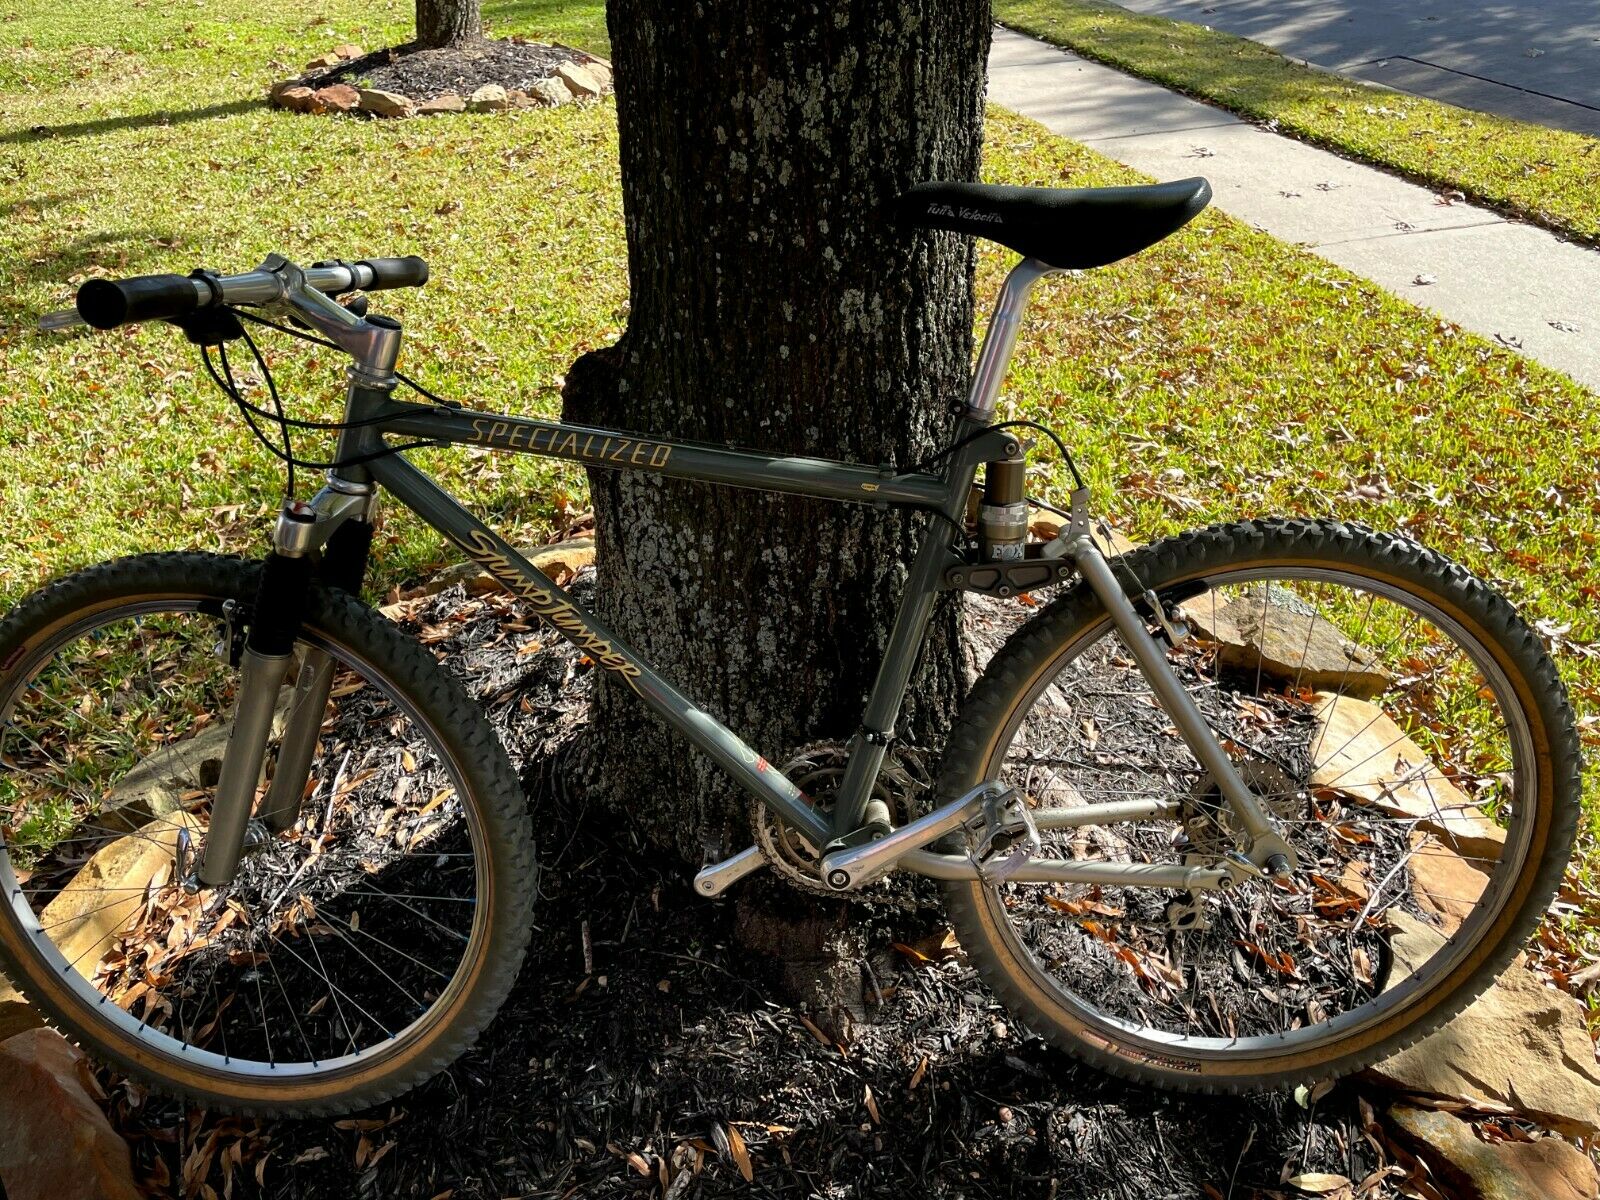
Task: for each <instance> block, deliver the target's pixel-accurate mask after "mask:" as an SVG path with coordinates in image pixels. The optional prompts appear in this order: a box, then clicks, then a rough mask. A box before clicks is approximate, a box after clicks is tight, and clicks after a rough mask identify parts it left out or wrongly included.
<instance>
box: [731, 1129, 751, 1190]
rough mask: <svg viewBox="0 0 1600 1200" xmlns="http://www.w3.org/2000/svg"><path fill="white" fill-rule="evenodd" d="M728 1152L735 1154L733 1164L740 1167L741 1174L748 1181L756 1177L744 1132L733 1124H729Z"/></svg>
mask: <svg viewBox="0 0 1600 1200" xmlns="http://www.w3.org/2000/svg"><path fill="white" fill-rule="evenodd" d="M728 1153H729V1154H731V1155H732V1156H733V1165H734V1166H736V1167H738V1168H739V1174H740V1175H742V1176H743V1177H744V1181H745V1182H746V1183H750V1182H751V1181H752V1180H754V1179H755V1177H756V1173H755V1168H754V1167H752V1166H751V1165H750V1151H749V1150H747V1149H745V1144H744V1134H742V1133H740V1132H739V1131H738V1129H737V1128H735V1127H734V1126H732V1125H729V1126H728Z"/></svg>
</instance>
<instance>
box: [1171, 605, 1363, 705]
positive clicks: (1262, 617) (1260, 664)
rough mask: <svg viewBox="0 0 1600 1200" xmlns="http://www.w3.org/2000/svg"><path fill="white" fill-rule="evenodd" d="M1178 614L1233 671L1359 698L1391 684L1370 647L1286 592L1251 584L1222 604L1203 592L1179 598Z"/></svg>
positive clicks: (1219, 659)
mask: <svg viewBox="0 0 1600 1200" xmlns="http://www.w3.org/2000/svg"><path fill="white" fill-rule="evenodd" d="M1302 609H1304V611H1302ZM1183 614H1184V619H1185V621H1186V622H1187V623H1188V625H1189V627H1190V629H1192V630H1193V631H1194V632H1195V633H1196V634H1197V635H1198V636H1199V637H1201V638H1203V639H1205V640H1206V641H1208V642H1215V643H1216V644H1217V646H1218V647H1219V652H1218V661H1219V662H1220V663H1221V664H1222V665H1223V666H1224V667H1229V668H1231V669H1233V670H1236V671H1243V672H1245V673H1250V672H1253V671H1256V670H1260V671H1261V672H1262V673H1263V674H1264V675H1267V676H1269V677H1270V678H1273V679H1280V680H1283V681H1284V682H1285V683H1290V684H1298V685H1299V686H1300V687H1304V688H1310V689H1311V690H1313V691H1316V690H1318V689H1322V688H1326V689H1328V690H1330V691H1337V692H1342V693H1343V694H1344V695H1346V696H1355V697H1358V698H1360V699H1368V698H1370V697H1372V696H1376V695H1379V694H1381V693H1382V692H1385V691H1387V690H1388V688H1389V685H1390V684H1391V683H1393V682H1394V678H1393V676H1391V675H1390V674H1389V673H1388V672H1387V671H1385V670H1384V669H1383V668H1382V667H1381V666H1380V665H1379V664H1378V662H1377V661H1376V659H1375V657H1374V656H1373V654H1372V652H1371V651H1369V650H1367V649H1365V648H1364V647H1362V646H1358V645H1356V644H1355V643H1354V642H1352V641H1350V640H1349V639H1348V638H1346V637H1345V636H1344V634H1342V633H1341V632H1340V631H1339V628H1338V626H1336V625H1334V624H1332V623H1331V622H1329V621H1328V620H1327V618H1325V617H1323V616H1321V615H1320V614H1318V613H1317V612H1316V611H1315V610H1313V609H1309V607H1308V606H1303V605H1300V604H1299V602H1298V601H1297V600H1295V598H1294V597H1292V596H1291V595H1290V594H1289V593H1287V592H1285V593H1283V594H1282V596H1277V595H1274V594H1273V592H1271V591H1267V592H1265V594H1263V590H1262V589H1261V588H1260V587H1257V588H1252V589H1250V590H1249V591H1247V592H1246V593H1245V594H1244V595H1242V596H1237V597H1235V598H1234V599H1232V600H1229V601H1227V602H1226V603H1223V602H1221V601H1220V599H1219V598H1218V597H1217V595H1216V593H1215V592H1204V593H1202V594H1201V595H1199V596H1196V597H1194V598H1193V599H1191V600H1185V601H1184V602H1183Z"/></svg>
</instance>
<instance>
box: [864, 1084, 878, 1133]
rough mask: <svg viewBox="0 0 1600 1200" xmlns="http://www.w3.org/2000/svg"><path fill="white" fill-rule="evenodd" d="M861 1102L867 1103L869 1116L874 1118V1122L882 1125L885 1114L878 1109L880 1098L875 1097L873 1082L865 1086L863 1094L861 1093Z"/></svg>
mask: <svg viewBox="0 0 1600 1200" xmlns="http://www.w3.org/2000/svg"><path fill="white" fill-rule="evenodd" d="M861 1103H862V1104H864V1105H866V1107H867V1116H869V1117H871V1118H872V1123H873V1124H874V1125H882V1124H883V1114H882V1113H880V1112H879V1111H878V1100H877V1097H875V1096H874V1095H873V1094H872V1085H871V1084H866V1085H864V1086H863V1089H862V1094H861Z"/></svg>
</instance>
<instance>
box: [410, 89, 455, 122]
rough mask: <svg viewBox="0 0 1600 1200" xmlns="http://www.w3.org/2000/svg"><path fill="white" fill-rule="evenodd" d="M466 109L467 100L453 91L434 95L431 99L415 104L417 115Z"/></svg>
mask: <svg viewBox="0 0 1600 1200" xmlns="http://www.w3.org/2000/svg"><path fill="white" fill-rule="evenodd" d="M466 111H467V102H466V101H465V100H463V99H462V98H461V97H460V96H458V95H456V94H455V93H454V92H446V93H445V94H444V95H442V96H435V97H434V98H433V99H432V100H424V101H423V102H422V103H421V104H419V105H417V116H419V117H431V116H435V115H436V114H439V113H458V112H466Z"/></svg>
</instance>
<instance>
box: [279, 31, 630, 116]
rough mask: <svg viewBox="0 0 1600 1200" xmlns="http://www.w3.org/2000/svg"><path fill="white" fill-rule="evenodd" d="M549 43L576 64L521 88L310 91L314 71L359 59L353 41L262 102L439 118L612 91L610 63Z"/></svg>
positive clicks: (340, 87) (294, 108) (343, 86)
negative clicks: (420, 96)
mask: <svg viewBox="0 0 1600 1200" xmlns="http://www.w3.org/2000/svg"><path fill="white" fill-rule="evenodd" d="M548 44H549V45H551V46H553V47H555V48H558V49H561V50H566V51H569V52H570V53H572V54H575V55H577V56H578V58H579V59H580V60H581V61H573V62H564V63H562V64H561V65H560V66H558V67H557V68H556V70H555V73H554V74H553V75H550V76H548V77H546V78H544V79H540V80H538V81H537V82H535V83H533V84H532V85H530V86H529V87H527V88H525V89H524V88H511V89H507V88H505V87H503V86H501V85H500V84H498V83H486V84H484V85H482V86H481V87H479V88H478V89H477V90H476V91H474V92H473V93H472V94H471V95H470V96H461V95H459V94H457V93H455V92H446V93H444V94H442V95H439V96H433V97H430V98H429V99H427V100H420V101H419V100H414V99H412V98H411V97H410V96H406V95H403V94H401V93H400V92H391V91H384V90H382V89H379V88H362V87H356V86H355V85H354V84H350V83H343V82H340V83H329V84H325V85H323V86H321V87H313V86H311V85H312V83H314V82H315V78H314V76H315V73H316V72H319V71H327V70H329V69H331V68H335V67H339V66H342V65H344V64H345V63H348V62H354V61H355V60H356V59H359V58H365V57H366V51H364V50H363V49H362V48H361V47H360V46H357V45H355V44H354V43H349V42H346V43H344V44H343V45H339V46H335V47H334V48H333V49H332V50H331V51H329V52H328V53H327V54H323V55H319V56H318V57H317V58H314V59H312V60H311V61H310V62H309V63H307V64H306V74H304V75H301V76H298V77H296V78H294V79H284V80H280V81H279V82H277V83H274V84H273V85H272V86H271V87H270V88H268V89H267V102H268V103H269V104H270V105H271V106H272V107H274V108H281V109H284V110H285V111H288V112H301V113H311V114H317V115H320V114H325V113H344V114H347V115H352V116H353V115H356V114H362V115H365V116H368V117H374V118H382V119H387V120H398V119H404V118H406V117H428V116H441V115H444V114H447V113H460V112H474V113H481V112H509V111H511V110H513V109H529V108H555V107H557V106H559V105H562V104H569V103H578V102H591V103H592V102H594V101H597V100H600V99H602V98H603V97H605V96H608V95H610V94H611V93H612V91H613V90H614V89H613V86H612V74H611V64H610V63H609V62H607V61H606V60H605V59H603V58H601V57H600V56H599V55H596V54H590V53H589V52H588V51H586V50H577V49H574V48H573V47H571V46H565V45H562V44H561V43H560V42H552V43H548Z"/></svg>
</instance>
